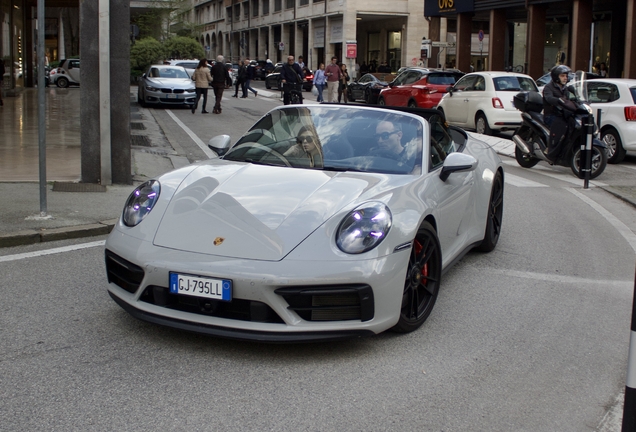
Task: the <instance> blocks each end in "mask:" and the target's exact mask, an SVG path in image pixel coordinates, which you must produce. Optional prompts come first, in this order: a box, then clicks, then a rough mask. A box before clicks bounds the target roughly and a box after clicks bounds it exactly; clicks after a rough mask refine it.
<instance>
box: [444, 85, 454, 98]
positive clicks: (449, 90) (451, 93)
mask: <svg viewBox="0 0 636 432" xmlns="http://www.w3.org/2000/svg"><path fill="white" fill-rule="evenodd" d="M453 90H455V87H453V86H448V87H446V93H450V95H451V96H452V95H453Z"/></svg>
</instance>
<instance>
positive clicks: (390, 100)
mask: <svg viewBox="0 0 636 432" xmlns="http://www.w3.org/2000/svg"><path fill="white" fill-rule="evenodd" d="M463 75H464V74H463V73H462V72H459V71H457V70H454V69H446V70H442V69H426V68H408V69H405V70H404V71H403V72H402V73H401V74H399V75H398V76H397V78H395V79H394V80H393V81H392V82H391V83H389V87H388V88H385V89H383V90H382V91H381V92H380V98H379V99H378V104H379V105H390V106H410V107H419V108H434V107H436V106H437V104H438V103H439V101H440V100H441V99H442V96H444V93H446V89H447V88H448V87H449V86H452V85H453V84H455V83H456V82H457V80H458V79H460V78H461V77H462V76H463Z"/></svg>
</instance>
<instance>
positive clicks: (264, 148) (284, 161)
mask: <svg viewBox="0 0 636 432" xmlns="http://www.w3.org/2000/svg"><path fill="white" fill-rule="evenodd" d="M251 146H252V147H256V148H258V149H261V150H264V151H265V152H267V153H270V154H271V155H273V156H275V157H276V158H278V159H280V160H281V161H282V162H283V163H284V164H285V165H286V166H288V167H290V168H291V167H292V166H291V164H290V163H289V161H288V160H287V158H286V157H285V156H283V155H282V154H280V153H278V152H277V151H276V150H273V149H271V148H269V147H266V146H264V145H263V144H259V143H252V144H251Z"/></svg>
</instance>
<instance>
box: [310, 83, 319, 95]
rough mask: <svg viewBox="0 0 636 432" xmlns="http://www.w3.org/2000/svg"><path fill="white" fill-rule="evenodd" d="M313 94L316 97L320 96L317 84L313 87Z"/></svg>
mask: <svg viewBox="0 0 636 432" xmlns="http://www.w3.org/2000/svg"><path fill="white" fill-rule="evenodd" d="M311 94H312V95H314V96H318V87H316V84H314V85H312V86H311Z"/></svg>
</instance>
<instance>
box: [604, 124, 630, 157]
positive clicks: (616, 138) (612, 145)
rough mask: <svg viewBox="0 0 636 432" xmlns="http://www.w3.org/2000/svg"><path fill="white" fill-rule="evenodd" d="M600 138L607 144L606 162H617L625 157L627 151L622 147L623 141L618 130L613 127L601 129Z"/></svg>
mask: <svg viewBox="0 0 636 432" xmlns="http://www.w3.org/2000/svg"><path fill="white" fill-rule="evenodd" d="M602 137H603V138H602V140H603V142H605V145H607V163H611V164H617V163H620V162H622V161H623V159H625V156H626V155H627V151H626V150H625V149H624V148H623V142H622V141H621V137H620V135H619V134H618V131H617V130H616V129H614V128H613V127H610V128H607V129H605V130H604V131H603V134H602Z"/></svg>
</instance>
